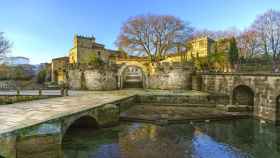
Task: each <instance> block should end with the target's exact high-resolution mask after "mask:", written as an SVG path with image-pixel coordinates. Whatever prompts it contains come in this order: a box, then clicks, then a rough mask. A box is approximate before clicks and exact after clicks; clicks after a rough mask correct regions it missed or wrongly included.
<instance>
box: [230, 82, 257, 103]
mask: <svg viewBox="0 0 280 158" xmlns="http://www.w3.org/2000/svg"><path fill="white" fill-rule="evenodd" d="M254 98H255V93H254V91H253V89H252V88H250V87H249V86H247V85H238V86H236V87H235V88H233V92H232V103H233V104H234V105H248V106H254Z"/></svg>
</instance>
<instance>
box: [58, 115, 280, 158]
mask: <svg viewBox="0 0 280 158" xmlns="http://www.w3.org/2000/svg"><path fill="white" fill-rule="evenodd" d="M63 153H64V158H280V127H275V126H273V125H271V124H266V123H260V122H259V121H257V120H252V119H243V120H234V121H220V122H209V123H194V124H189V123H188V124H177V125H168V126H157V125H153V124H145V123H123V124H121V125H119V126H118V127H113V128H107V129H100V130H86V131H85V130H77V131H72V132H70V133H68V134H67V135H66V136H65V139H64V144H63Z"/></svg>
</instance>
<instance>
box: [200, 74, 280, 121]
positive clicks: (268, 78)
mask: <svg viewBox="0 0 280 158" xmlns="http://www.w3.org/2000/svg"><path fill="white" fill-rule="evenodd" d="M201 77H202V85H201V86H202V90H203V91H207V92H214V93H223V94H227V95H228V96H229V97H230V101H231V104H232V101H233V96H234V95H233V92H234V90H235V89H236V87H239V86H247V87H248V88H250V89H251V90H252V91H253V93H254V98H253V99H254V100H253V101H254V115H255V116H257V117H260V118H264V119H268V120H272V121H279V120H280V112H279V110H280V109H279V107H277V98H278V96H279V95H280V75H279V74H276V75H275V74H201ZM278 106H279V105H278Z"/></svg>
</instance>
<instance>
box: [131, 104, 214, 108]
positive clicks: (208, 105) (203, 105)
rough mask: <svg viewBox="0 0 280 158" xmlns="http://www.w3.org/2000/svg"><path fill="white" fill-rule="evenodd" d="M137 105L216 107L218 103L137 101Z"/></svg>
mask: <svg viewBox="0 0 280 158" xmlns="http://www.w3.org/2000/svg"><path fill="white" fill-rule="evenodd" d="M135 105H145V106H150V105H151V106H175V107H208V108H216V104H212V103H208V104H192V103H182V104H170V103H136V104H135Z"/></svg>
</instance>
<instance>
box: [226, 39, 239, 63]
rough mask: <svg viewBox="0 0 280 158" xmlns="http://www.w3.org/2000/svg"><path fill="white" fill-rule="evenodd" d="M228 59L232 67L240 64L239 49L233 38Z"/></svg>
mask: <svg viewBox="0 0 280 158" xmlns="http://www.w3.org/2000/svg"><path fill="white" fill-rule="evenodd" d="M228 57H229V62H230V64H231V66H235V65H237V64H238V61H239V55H238V47H237V44H236V40H235V38H234V37H232V38H231V39H230V42H229V51H228Z"/></svg>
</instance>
